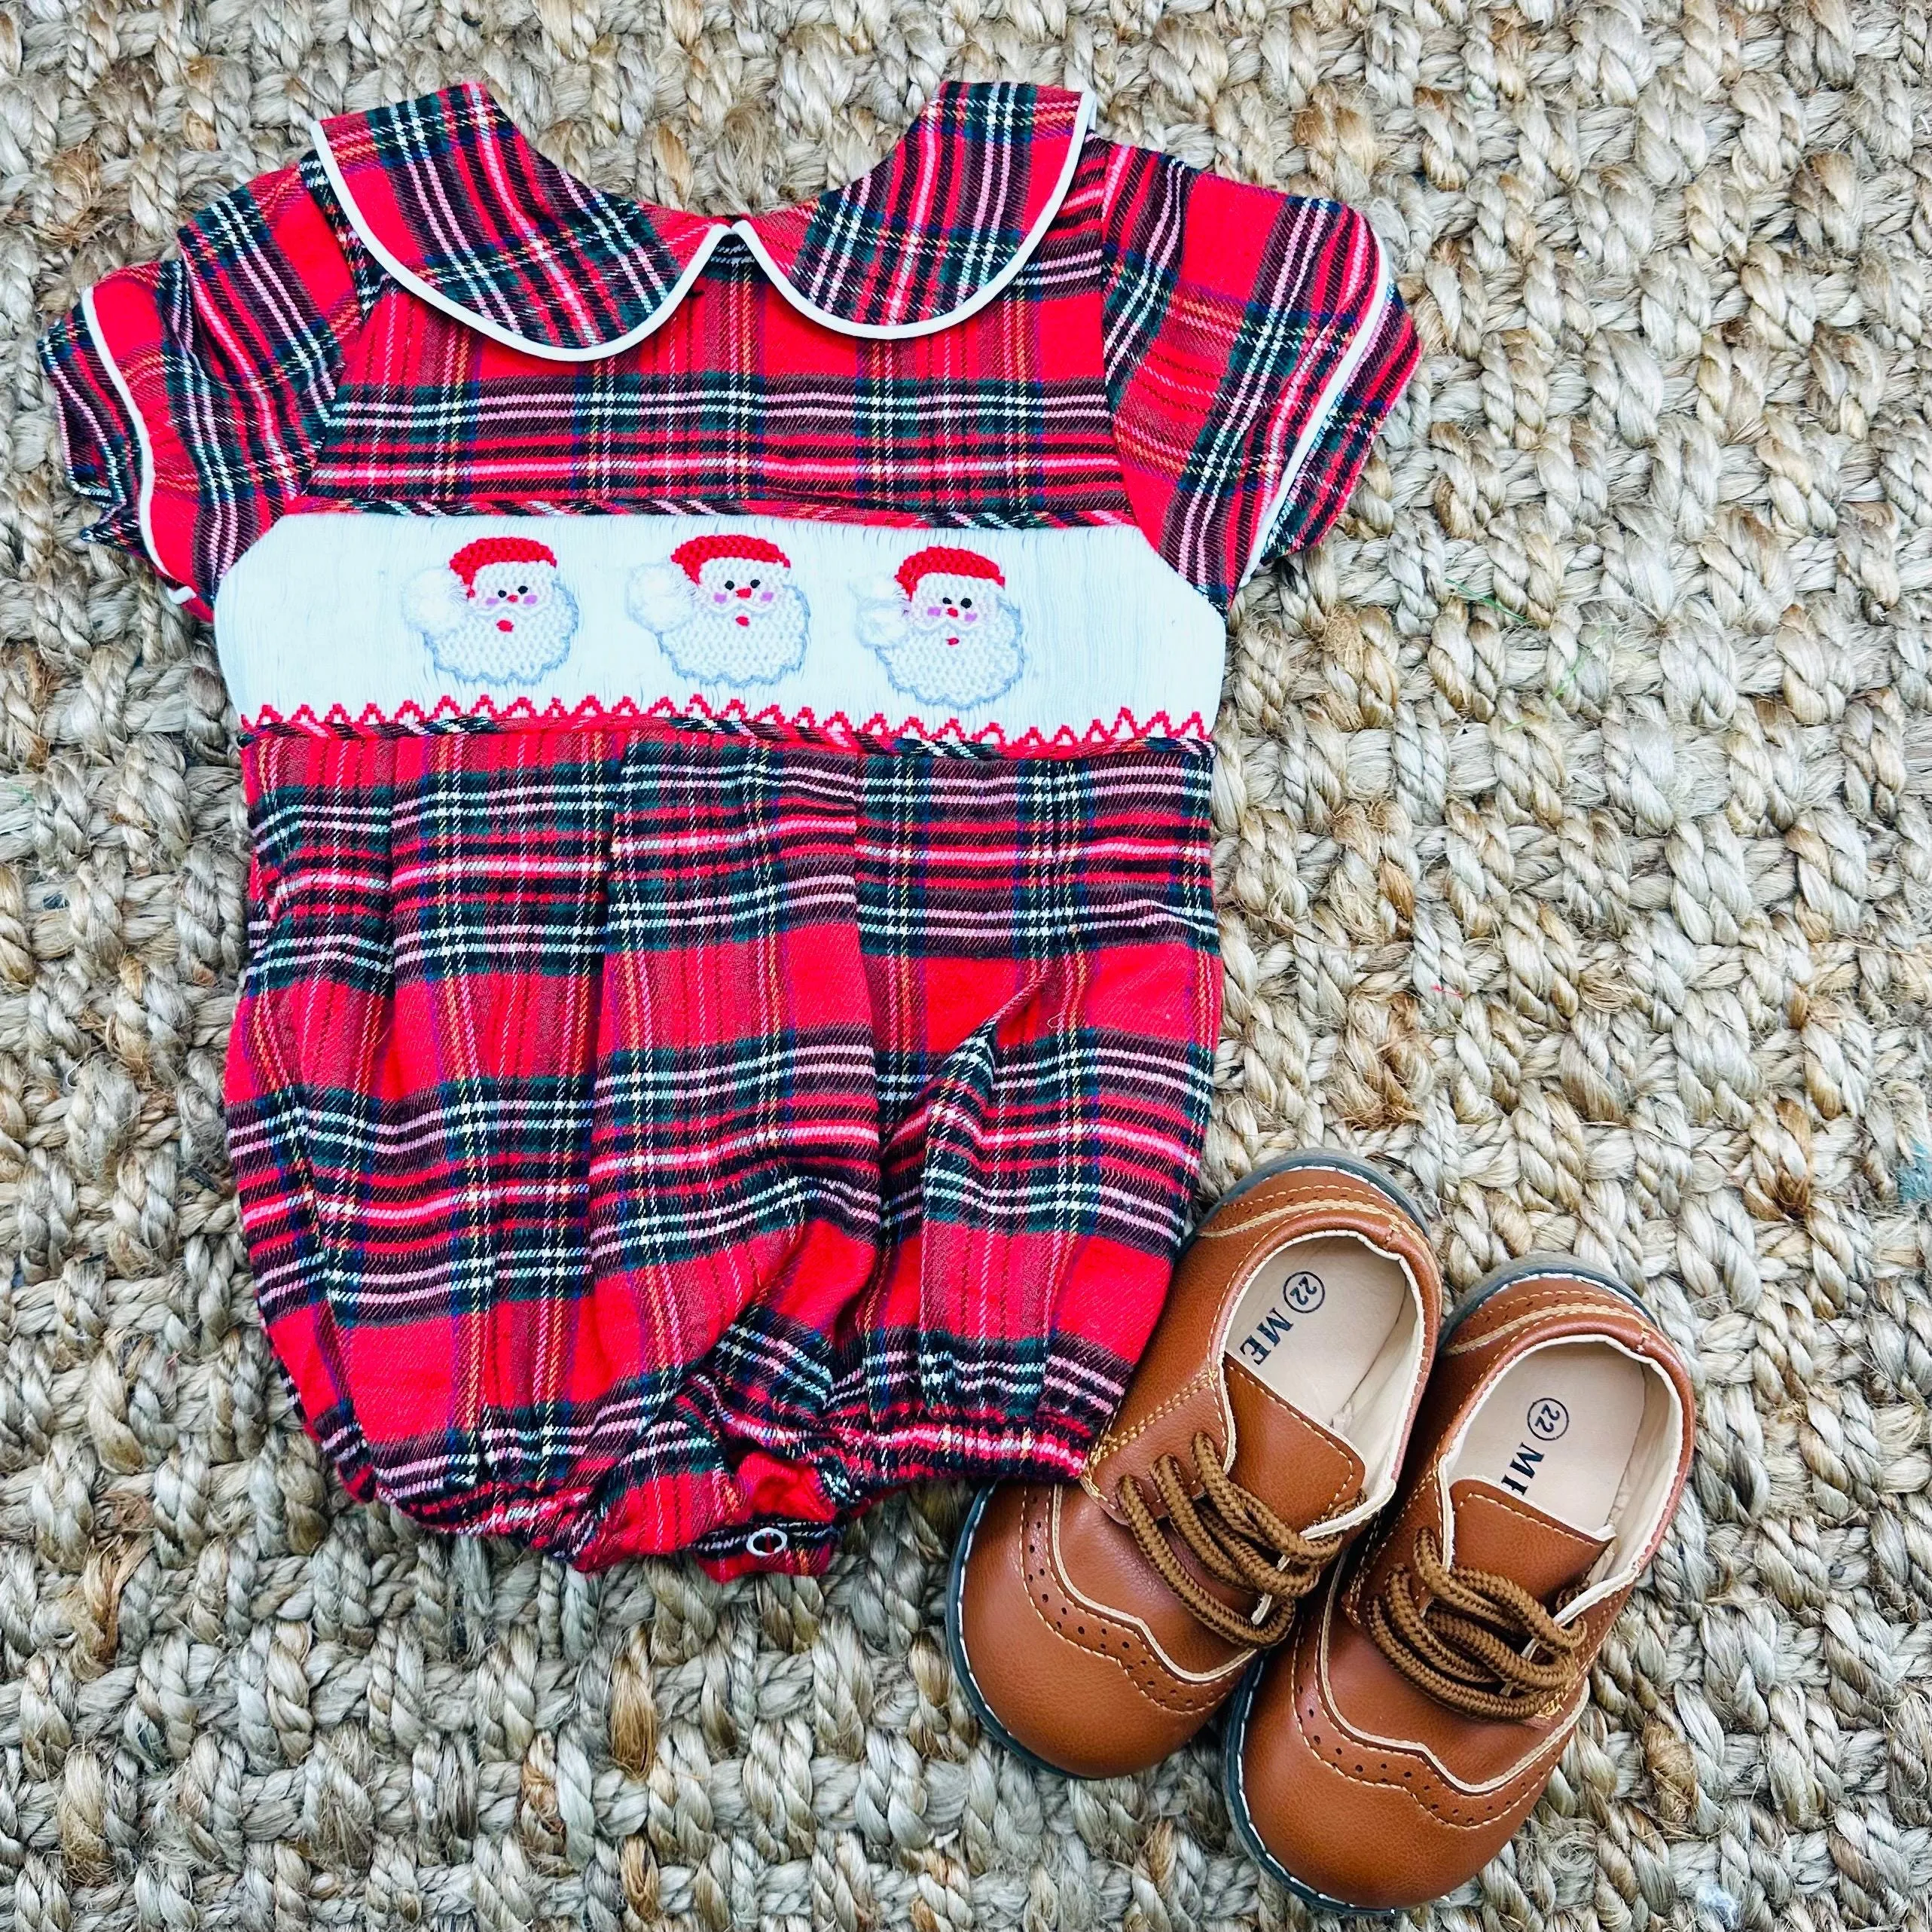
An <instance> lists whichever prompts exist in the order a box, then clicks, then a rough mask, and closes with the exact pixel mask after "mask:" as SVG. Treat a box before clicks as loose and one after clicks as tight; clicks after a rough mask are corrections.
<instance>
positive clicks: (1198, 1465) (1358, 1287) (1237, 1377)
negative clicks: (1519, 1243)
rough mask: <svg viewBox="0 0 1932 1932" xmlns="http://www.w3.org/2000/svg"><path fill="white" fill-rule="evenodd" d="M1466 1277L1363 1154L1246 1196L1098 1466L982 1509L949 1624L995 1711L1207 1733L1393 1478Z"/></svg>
mask: <svg viewBox="0 0 1932 1932" xmlns="http://www.w3.org/2000/svg"><path fill="white" fill-rule="evenodd" d="M1441 1302H1442V1283H1441V1278H1440V1277H1439V1274H1438V1273H1437V1271H1436V1259H1435V1256H1433V1254H1432V1253H1430V1247H1429V1243H1428V1240H1427V1236H1426V1235H1425V1234H1424V1231H1423V1228H1422V1224H1421V1216H1420V1215H1419V1213H1418V1211H1417V1210H1416V1209H1415V1207H1414V1205H1413V1204H1412V1203H1411V1202H1410V1201H1409V1199H1408V1198H1407V1196H1406V1195H1404V1194H1403V1193H1402V1191H1401V1190H1400V1189H1399V1188H1398V1187H1396V1185H1395V1183H1393V1182H1392V1181H1390V1180H1386V1179H1384V1177H1381V1175H1379V1174H1377V1173H1376V1172H1375V1170H1374V1169H1373V1168H1372V1167H1367V1166H1366V1165H1365V1164H1363V1163H1362V1162H1360V1161H1354V1160H1351V1158H1349V1157H1348V1156H1347V1155H1338V1154H1326V1153H1310V1154H1303V1155H1290V1156H1289V1157H1288V1158H1286V1159H1285V1160H1282V1161H1275V1162H1273V1163H1271V1164H1269V1165H1268V1167H1265V1168H1263V1169H1262V1170H1260V1171H1259V1172H1258V1173H1256V1174H1253V1175H1252V1176H1250V1178H1249V1179H1248V1180H1247V1181H1245V1182H1244V1183H1242V1185H1241V1186H1239V1187H1238V1188H1236V1189H1235V1190H1234V1191H1233V1192H1232V1193H1231V1194H1229V1195H1228V1196H1227V1197H1226V1198H1225V1199H1224V1200H1223V1201H1221V1202H1220V1204H1219V1205H1218V1206H1217V1207H1215V1209H1214V1210H1213V1212H1212V1213H1210V1214H1209V1215H1208V1216H1207V1218H1206V1219H1205V1220H1204V1221H1203V1222H1201V1225H1200V1227H1199V1228H1197V1229H1196V1230H1195V1235H1194V1237H1193V1238H1192V1241H1190V1242H1189V1245H1188V1247H1187V1248H1186V1250H1185V1251H1184V1252H1183V1255H1182V1256H1181V1259H1180V1262H1179V1264H1178V1265H1177V1268H1176V1269H1175V1273H1174V1285H1173V1286H1172V1287H1171V1288H1170V1290H1169V1291H1168V1296H1167V1306H1166V1308H1165V1309H1164V1311H1163V1313H1162V1314H1161V1320H1160V1322H1159V1324H1158V1326H1157V1327H1156V1328H1155V1331H1154V1336H1153V1340H1152V1342H1151V1344H1149V1348H1148V1351H1147V1354H1146V1357H1144V1358H1143V1360H1142V1362H1141V1364H1140V1368H1139V1369H1138V1371H1137V1372H1136V1374H1135V1375H1134V1379H1133V1381H1131V1383H1130V1384H1128V1390H1127V1394H1126V1396H1125V1399H1124V1400H1123V1402H1122V1405H1121V1408H1120V1412H1119V1415H1116V1417H1115V1418H1114V1420H1113V1423H1112V1424H1111V1425H1110V1426H1109V1427H1108V1428H1107V1430H1106V1431H1105V1432H1104V1433H1103V1434H1102V1436H1100V1440H1099V1441H1098V1442H1096V1443H1095V1444H1094V1449H1093V1452H1092V1454H1091V1455H1090V1456H1089V1457H1088V1459H1087V1466H1086V1468H1085V1471H1084V1473H1082V1476H1081V1479H1080V1482H1079V1485H1078V1486H1077V1487H1076V1486H1073V1485H1058V1484H1052V1483H1035V1484H1024V1483H1011V1484H1006V1485H1002V1486H1000V1487H999V1488H993V1489H990V1490H987V1491H984V1493H983V1494H981V1496H980V1497H979V1498H978V1500H977V1501H976V1502H975V1503H974V1505H973V1507H972V1513H971V1515H969V1516H968V1518H966V1526H965V1528H964V1529H963V1531H961V1532H960V1541H959V1546H958V1548H957V1550H956V1551H955V1552H954V1558H953V1570H952V1577H951V1585H950V1587H949V1588H948V1592H947V1605H946V1626H947V1632H948V1637H949V1639H950V1641H951V1647H952V1654H953V1662H954V1668H955V1670H956V1671H957V1673H958V1674H959V1677H960V1683H961V1684H962V1686H963V1687H964V1689H965V1691H966V1695H967V1696H968V1698H969V1700H970V1701H971V1702H972V1704H973V1705H974V1706H975V1708H976V1709H977V1710H978V1713H979V1715H980V1717H981V1721H982V1722H983V1723H984V1724H985V1725H986V1726H987V1729H989V1730H990V1731H991V1732H992V1733H993V1735H995V1736H996V1737H997V1738H1000V1740H1001V1741H1003V1743H1005V1744H1006V1745H1007V1746H1008V1747H1009V1748H1011V1749H1012V1750H1017V1751H1019V1752H1020V1753H1021V1754H1022V1755H1024V1756H1027V1757H1031V1758H1033V1759H1034V1760H1038V1761H1040V1762H1043V1763H1046V1764H1048V1765H1051V1766H1055V1768H1057V1769H1060V1770H1062V1771H1068V1772H1073V1773H1074V1774H1075V1775H1076V1776H1079V1777H1085V1778H1106V1777H1113V1776H1116V1775H1120V1774H1122V1773H1125V1772H1131V1771H1137V1770H1140V1769H1143V1768H1144V1767H1145V1766H1148V1765H1150V1764H1153V1763H1157V1762H1158V1760H1160V1759H1161V1758H1163V1757H1165V1756H1166V1755H1167V1753H1169V1752H1170V1751H1171V1750H1174V1749H1175V1748H1176V1747H1177V1746H1178V1745H1180V1744H1185V1743H1186V1741H1187V1740H1188V1739H1189V1738H1190V1737H1192V1735H1194V1733H1195V1732H1196V1731H1198V1729H1200V1728H1201V1726H1202V1725H1203V1724H1204V1723H1206V1722H1207V1719H1208V1718H1209V1717H1210V1716H1211V1715H1212V1714H1213V1712H1214V1711H1216V1709H1217V1708H1219V1706H1220V1705H1222V1703H1223V1702H1225V1700H1226V1699H1228V1696H1230V1695H1232V1692H1234V1690H1235V1687H1236V1686H1237V1685H1238V1683H1239V1682H1240V1680H1241V1672H1242V1671H1243V1670H1244V1668H1246V1667H1247V1665H1248V1664H1249V1662H1250V1661H1251V1660H1252V1659H1253V1657H1254V1656H1255V1654H1256V1652H1257V1651H1258V1650H1262V1649H1265V1647H1268V1645H1270V1644H1274V1643H1277V1642H1279V1641H1280V1639H1281V1638H1282V1637H1283V1636H1284V1635H1285V1634H1286V1632H1287V1630H1288V1628H1289V1625H1290V1622H1292V1620H1293V1615H1294V1607H1295V1604H1296V1600H1297V1598H1299V1597H1301V1596H1302V1595H1305V1593H1306V1592H1308V1590H1310V1589H1312V1588H1313V1587H1314V1585H1315V1583H1317V1580H1318V1579H1319V1578H1320V1574H1321V1573H1322V1570H1323V1568H1324V1567H1326V1564H1328V1563H1329V1561H1330V1560H1331V1559H1332V1558H1333V1556H1334V1555H1335V1552H1337V1551H1338V1550H1339V1549H1341V1546H1343V1544H1344V1543H1346V1542H1347V1541H1348V1539H1349V1538H1350V1537H1351V1536H1352V1535H1354V1534H1356V1533H1357V1531H1360V1529H1361V1528H1363V1526H1365V1525H1366V1523H1367V1521H1368V1520H1369V1518H1370V1517H1371V1516H1372V1515H1374V1514H1375V1511H1376V1510H1377V1509H1379V1508H1381V1506H1382V1504H1383V1503H1384V1502H1385V1501H1387V1499H1388V1498H1389V1497H1390V1495H1392V1494H1393V1493H1394V1488H1395V1482H1396V1474H1397V1473H1398V1471H1399V1470H1400V1468H1401V1466H1402V1451H1403V1448H1404V1446H1405V1445H1406V1443H1407V1442H1408V1439H1409V1430H1410V1427H1411V1426H1412V1424H1413V1422H1414V1421H1415V1412H1416V1409H1417V1407H1418V1403H1419V1402H1420V1400H1421V1390H1422V1382H1423V1378H1424V1374H1425V1373H1426V1372H1427V1366H1428V1363H1429V1360H1430V1356H1431V1354H1433V1351H1434V1348H1435V1345H1436V1329H1437V1326H1438V1322H1439V1314H1440V1308H1441Z"/></svg>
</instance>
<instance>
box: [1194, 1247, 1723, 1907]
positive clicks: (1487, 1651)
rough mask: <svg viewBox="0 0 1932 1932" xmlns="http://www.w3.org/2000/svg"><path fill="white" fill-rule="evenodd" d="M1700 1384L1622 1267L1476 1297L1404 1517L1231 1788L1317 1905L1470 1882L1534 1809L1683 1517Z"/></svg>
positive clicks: (1270, 1696) (1323, 1617)
mask: <svg viewBox="0 0 1932 1932" xmlns="http://www.w3.org/2000/svg"><path fill="white" fill-rule="evenodd" d="M1694 1412H1695V1406H1694V1399H1693V1396H1692V1390H1691V1385H1690V1380H1689V1377H1688V1376H1687V1375H1686V1374H1685V1372H1684V1368H1683V1363H1681V1362H1680V1360H1678V1357H1677V1353H1676V1351H1675V1350H1674V1349H1673V1348H1671V1344H1669V1342H1668V1341H1666V1340H1665V1338H1664V1336H1663V1335H1662V1332H1660V1331H1659V1329H1658V1327H1657V1326H1656V1323H1655V1322H1653V1320H1651V1318H1650V1316H1649V1314H1647V1313H1646V1312H1645V1311H1644V1308H1643V1307H1642V1306H1641V1304H1639V1303H1638V1302H1637V1301H1636V1300H1635V1299H1634V1298H1633V1297H1631V1296H1630V1295H1628V1293H1626V1292H1625V1290H1623V1289H1622V1288H1621V1287H1619V1286H1618V1285H1617V1284H1616V1283H1615V1282H1613V1281H1612V1280H1610V1279H1609V1278H1608V1277H1604V1276H1599V1275H1596V1274H1592V1273H1591V1272H1590V1271H1589V1270H1587V1269H1585V1268H1579V1267H1578V1266H1577V1265H1576V1264H1575V1263H1574V1262H1568V1261H1562V1260H1555V1259H1537V1260H1532V1261H1529V1262H1518V1263H1516V1264H1515V1265H1512V1267H1510V1268H1506V1269H1505V1270H1503V1271H1502V1272H1501V1273H1500V1274H1499V1275H1497V1276H1496V1277H1492V1278H1491V1281H1490V1282H1489V1283H1488V1284H1486V1285H1485V1286H1484V1287H1483V1288H1482V1289H1480V1290H1478V1291H1477V1292H1476V1294H1475V1295H1474V1296H1473V1297H1472V1298H1471V1299H1470V1301H1469V1302H1467V1303H1466V1304H1465V1305H1464V1306H1463V1307H1462V1308H1460V1309H1458V1310H1457V1315H1456V1319H1455V1320H1454V1322H1452V1323H1451V1324H1450V1326H1449V1327H1448V1329H1447V1330H1446V1331H1445V1332H1444V1335H1443V1338H1442V1348H1441V1351H1440V1353H1439V1355H1438V1356H1437V1358H1436V1369H1435V1372H1434V1373H1433V1375H1431V1377H1430V1383H1429V1392H1428V1394H1427V1397H1426V1399H1424V1403H1423V1409H1422V1415H1421V1421H1419V1422H1418V1424H1417V1425H1416V1430H1415V1445H1414V1447H1413V1448H1412V1449H1411V1451H1410V1452H1409V1467H1408V1469H1407V1470H1406V1472H1405V1473H1404V1476H1403V1479H1402V1494H1401V1496H1400V1498H1399V1501H1398V1503H1397V1505H1396V1509H1395V1511H1394V1512H1393V1518H1392V1520H1391V1521H1390V1522H1389V1523H1388V1525H1387V1527H1386V1528H1378V1530H1377V1531H1376V1532H1375V1535H1374V1536H1373V1537H1370V1538H1369V1539H1367V1540H1366V1541H1365V1542H1364V1543H1363V1545H1362V1546H1361V1548H1360V1549H1359V1550H1358V1551H1356V1552H1351V1555H1349V1556H1348V1558H1344V1560H1343V1561H1342V1562H1341V1563H1340V1564H1337V1565H1336V1567H1335V1569H1334V1570H1333V1571H1332V1572H1331V1573H1330V1575H1329V1579H1328V1582H1327V1583H1326V1586H1325V1587H1324V1588H1323V1589H1322V1590H1321V1591H1320V1593H1319V1594H1318V1595H1314V1596H1311V1598H1310V1599H1309V1600H1308V1602H1307V1603H1305V1604H1303V1605H1302V1608H1301V1611H1300V1614H1299V1616H1298V1618H1297V1619H1296V1628H1295V1631H1294V1634H1293V1637H1292V1638H1291V1639H1290V1641H1289V1642H1287V1643H1286V1644H1283V1646H1282V1647H1281V1648H1280V1650H1279V1651H1278V1652H1277V1653H1276V1654H1275V1655H1274V1656H1273V1657H1271V1658H1270V1659H1268V1660H1267V1662H1265V1664H1264V1665H1262V1666H1260V1667H1259V1668H1257V1669H1256V1671H1254V1673H1253V1674H1252V1675H1251V1676H1250V1677H1249V1679H1248V1680H1247V1682H1246V1683H1244V1685H1243V1686H1242V1687H1241V1695H1240V1697H1239V1698H1238V1699H1237V1700H1236V1702H1235V1707H1234V1709H1233V1711H1232V1714H1231V1715H1230V1717H1229V1721H1228V1750H1227V1759H1226V1766H1227V1784H1228V1809H1229V1811H1230V1812H1231V1814H1232V1816H1233V1818H1234V1821H1235V1827H1236V1829H1237V1830H1238V1832H1239V1833H1240V1834H1241V1837H1242V1838H1243V1839H1244V1840H1245V1841H1246V1842H1247V1845H1248V1848H1249V1849H1250V1851H1253V1853H1254V1854H1255V1855H1256V1857H1257V1858H1259V1860H1261V1862H1262V1863H1263V1864H1264V1865H1265V1866H1267V1867H1268V1869H1271V1871H1273V1872H1274V1874H1275V1875H1276V1876H1277V1877H1278V1878H1280V1879H1283V1880H1284V1881H1285V1882H1286V1883H1287V1884H1288V1885H1290V1886H1292V1887H1293V1889H1294V1890H1295V1891H1297V1892H1299V1894H1301V1895H1302V1897H1304V1898H1305V1899H1306V1900H1308V1901H1309V1902H1310V1903H1313V1904H1317V1905H1321V1906H1328V1907H1329V1908H1331V1909H1335V1910H1339V1911H1344V1912H1348V1911H1381V1912H1389V1911H1396V1910H1400V1909H1405V1908H1407V1907H1409V1906H1418V1905H1421V1904H1423V1903H1426V1902H1427V1901H1428V1900H1431V1899H1436V1898H1439V1897H1442V1894H1444V1893H1445V1892H1449V1891H1454V1889H1455V1888H1456V1887H1457V1886H1458V1885H1460V1884H1461V1883H1462V1882H1463V1881H1464V1880H1465V1879H1470V1878H1473V1876H1475V1875H1476V1873H1477V1872H1479V1871H1480V1870H1481V1869H1482V1867H1483V1866H1485V1864H1487V1863H1488V1861H1489V1860H1490V1859H1491V1858H1492V1857H1494V1855H1495V1854H1496V1853H1497V1851H1500V1850H1501V1848H1503V1845H1504V1844H1505V1843H1506V1842H1507V1841H1508V1839H1509V1837H1510V1836H1511V1835H1512V1833H1514V1832H1515V1829H1516V1827H1518V1825H1519V1824H1521V1823H1522V1821H1523V1819H1524V1818H1525V1816H1526V1815H1527V1814H1528V1812H1529V1810H1530V1808H1531V1806H1532V1805H1534V1804H1535V1802H1536V1801H1537V1798H1538V1796H1540V1794H1541V1793H1542V1790H1543V1787H1544V1785H1545V1784H1546V1783H1548V1781H1549V1775H1550V1772H1552V1769H1554V1768H1555V1764H1556V1761H1557V1760H1558V1757H1561V1754H1562V1751H1563V1747H1564V1744H1565V1743H1566V1742H1567V1741H1568V1738H1569V1736H1570V1732H1571V1731H1572V1730H1573V1729H1575V1727H1576V1720H1577V1718H1578V1717H1579V1716H1580V1715H1581V1714H1582V1712H1583V1706H1584V1705H1585V1704H1586V1702H1587V1701H1588V1699H1589V1694H1590V1691H1589V1668H1590V1664H1591V1662H1592V1659H1594V1658H1595V1656H1596V1654H1597V1650H1598V1646H1599V1645H1600V1644H1601V1643H1602V1642H1603V1640H1604V1634H1605V1632H1606V1631H1608V1629H1609V1628H1610V1625H1612V1624H1613V1622H1616V1617H1617V1613H1618V1612H1619V1610H1622V1607H1623V1605H1624V1603H1625V1600H1626V1599H1627V1598H1628V1596H1629V1595H1630V1592H1631V1589H1632V1587H1633V1586H1634V1585H1635V1583H1636V1582H1637V1578H1638V1576H1640V1575H1641V1573H1642V1572H1643V1570H1644V1567H1645V1565H1646V1564H1648V1563H1649V1562H1650V1558H1651V1557H1652V1556H1653V1555H1654V1554H1655V1552H1656V1549H1657V1546H1658V1545H1659V1543H1662V1540H1663V1538H1664V1534H1665V1531H1667V1530H1668V1528H1669V1527H1670V1522H1671V1515H1672V1513H1673V1512H1674V1510H1675V1509H1676V1508H1677V1498H1678V1497H1679V1496H1680V1494H1682V1493H1683V1485H1684V1479H1685V1477H1686V1476H1687V1475H1688V1473H1689V1470H1690V1456H1691V1443H1692V1430H1693V1427H1694Z"/></svg>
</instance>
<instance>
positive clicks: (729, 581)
mask: <svg viewBox="0 0 1932 1932" xmlns="http://www.w3.org/2000/svg"><path fill="white" fill-rule="evenodd" d="M737 588H738V580H737V578H735V577H727V578H725V589H726V590H728V591H735V590H736V589H737Z"/></svg>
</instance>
